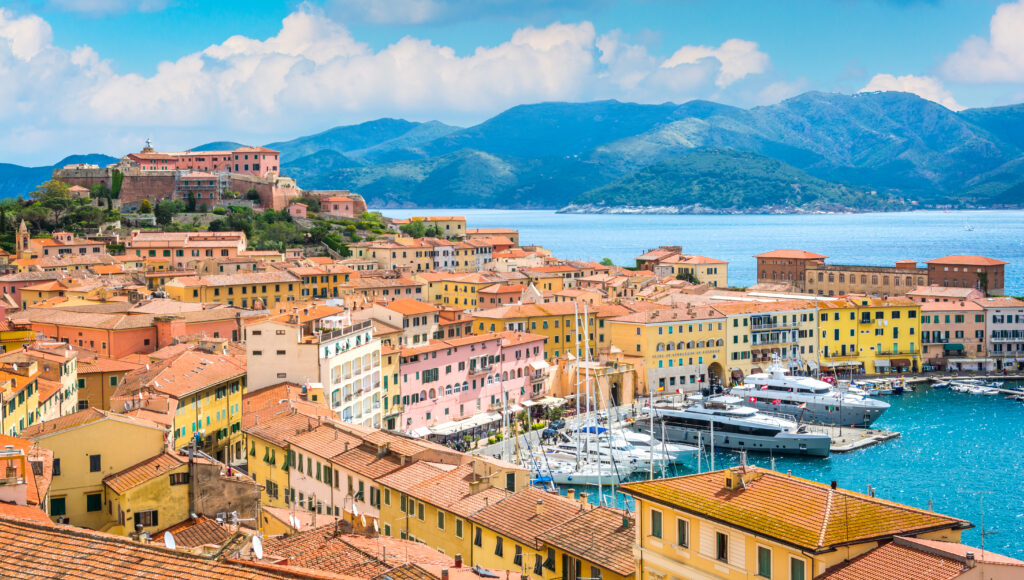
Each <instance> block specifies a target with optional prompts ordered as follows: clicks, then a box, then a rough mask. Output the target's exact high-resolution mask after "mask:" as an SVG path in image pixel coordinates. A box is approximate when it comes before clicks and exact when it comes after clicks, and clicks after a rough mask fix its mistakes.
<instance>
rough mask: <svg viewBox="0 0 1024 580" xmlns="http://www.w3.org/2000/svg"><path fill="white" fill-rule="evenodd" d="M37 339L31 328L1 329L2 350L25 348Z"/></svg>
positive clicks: (0, 348) (0, 342)
mask: <svg viewBox="0 0 1024 580" xmlns="http://www.w3.org/2000/svg"><path fill="white" fill-rule="evenodd" d="M35 341H36V333H35V331H33V330H32V329H31V328H11V329H10V330H0V352H10V351H12V350H17V349H19V348H25V347H26V346H28V345H30V344H32V343H33V342H35Z"/></svg>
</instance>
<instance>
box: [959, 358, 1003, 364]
mask: <svg viewBox="0 0 1024 580" xmlns="http://www.w3.org/2000/svg"><path fill="white" fill-rule="evenodd" d="M947 360H948V361H949V362H951V363H960V364H974V363H994V362H996V360H995V359H992V358H951V359H947Z"/></svg>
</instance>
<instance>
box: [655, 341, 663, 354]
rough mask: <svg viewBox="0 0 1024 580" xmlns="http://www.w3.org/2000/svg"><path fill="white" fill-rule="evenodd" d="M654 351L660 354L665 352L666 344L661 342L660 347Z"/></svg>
mask: <svg viewBox="0 0 1024 580" xmlns="http://www.w3.org/2000/svg"><path fill="white" fill-rule="evenodd" d="M654 350H656V351H658V352H661V351H663V350H665V344H664V343H661V342H659V343H658V346H656V347H654Z"/></svg>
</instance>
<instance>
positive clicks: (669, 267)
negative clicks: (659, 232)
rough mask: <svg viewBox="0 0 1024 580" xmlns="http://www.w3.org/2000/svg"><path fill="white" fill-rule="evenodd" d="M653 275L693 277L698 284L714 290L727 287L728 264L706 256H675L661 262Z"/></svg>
mask: <svg viewBox="0 0 1024 580" xmlns="http://www.w3.org/2000/svg"><path fill="white" fill-rule="evenodd" d="M654 273H655V274H657V275H659V276H672V277H674V278H679V277H681V276H686V277H691V276H692V277H693V278H694V279H696V280H697V283H698V284H706V285H708V286H712V287H715V288H725V287H726V286H728V285H729V262H726V261H725V260H718V259H715V258H708V257H707V256H693V255H682V254H680V255H675V256H670V257H668V258H665V259H664V260H661V261H660V262H659V263H658V264H657V265H656V266H655V267H654Z"/></svg>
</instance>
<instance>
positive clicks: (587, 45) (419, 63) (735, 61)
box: [0, 4, 769, 160]
mask: <svg viewBox="0 0 1024 580" xmlns="http://www.w3.org/2000/svg"><path fill="white" fill-rule="evenodd" d="M4 40H6V41H7V42H6V44H5V43H4V42H3V41H4ZM768 67H769V59H768V56H767V55H765V54H764V53H762V52H760V51H759V50H758V49H757V45H756V44H755V43H752V42H748V41H744V40H738V39H733V40H729V41H726V42H725V43H723V44H722V45H721V46H719V47H712V48H708V47H684V48H683V49H680V50H679V51H677V52H676V53H675V54H674V55H673V56H672V57H671V58H670V59H665V58H663V57H658V56H655V55H652V54H650V53H649V52H648V50H647V48H645V47H644V46H642V45H640V44H631V43H630V42H628V41H627V40H626V39H625V38H624V35H623V34H622V33H621V32H619V31H612V32H608V33H606V34H601V35H599V34H598V33H597V31H596V30H595V29H594V26H593V24H591V23H590V22H579V23H554V24H551V25H549V26H546V27H543V28H534V27H524V28H520V29H519V30H517V31H516V32H515V33H514V34H513V35H512V36H511V37H510V38H509V39H507V40H506V41H504V42H501V43H499V44H496V45H494V46H481V47H478V48H476V50H474V51H473V52H471V53H468V54H457V53H456V52H455V50H454V49H452V48H451V47H447V46H442V45H438V44H435V43H433V42H431V41H430V40H425V39H420V38H414V37H409V36H407V37H405V38H402V39H400V40H398V41H397V42H394V43H393V44H391V45H389V46H386V47H384V48H381V49H373V48H371V47H370V46H369V45H367V44H366V43H364V42H360V41H358V40H356V39H355V38H353V36H352V35H351V33H350V32H349V31H348V29H347V28H345V27H344V26H343V25H342V24H340V23H339V22H337V21H335V20H332V19H330V18H328V17H327V16H326V15H325V14H324V13H323V12H320V11H319V10H317V9H316V8H313V7H311V6H309V5H306V4H303V5H301V6H300V8H299V9H298V10H297V11H295V12H293V13H292V14H290V15H289V16H287V17H286V18H285V19H284V20H283V21H282V24H281V29H280V30H279V32H278V33H277V34H276V35H275V36H272V37H270V38H267V39H254V38H248V37H245V36H232V37H229V38H227V39H225V40H224V41H223V42H221V43H219V44H215V45H212V46H209V47H207V48H206V49H204V50H201V51H199V52H195V53H192V54H187V55H184V56H182V57H180V58H178V59H177V60H173V61H167V62H162V63H160V64H159V65H158V67H157V69H156V71H155V72H154V73H152V74H149V75H141V74H118V73H116V72H115V67H114V66H113V65H112V63H111V62H110V61H107V60H104V59H103V58H102V55H100V54H97V52H96V51H95V50H93V49H92V48H91V47H88V46H82V47H77V48H75V49H73V50H65V49H62V48H59V47H55V46H53V45H52V44H51V34H50V28H49V26H48V25H47V24H46V22H45V21H44V20H42V19H40V18H38V17H36V16H24V17H21V18H15V17H14V15H13V14H12V13H10V12H9V11H3V10H0V73H2V74H4V75H9V78H18V79H19V80H21V81H22V82H19V83H0V130H2V131H5V132H7V133H8V134H24V135H33V136H36V137H35V138H34V139H33V140H32V143H33V144H41V143H43V142H44V141H45V139H46V138H51V139H53V142H52V143H51V144H50V147H52V148H57V147H61V148H62V149H61V150H60V154H57V153H55V152H54V151H49V152H45V153H46V155H47V158H48V159H49V158H56V157H60V156H62V155H63V154H64V153H66V152H71V151H75V152H78V151H82V150H93V151H95V150H97V149H102V148H103V146H102V145H101V146H99V147H98V146H97V145H96V144H108V146H109V147H111V148H110V149H106V150H107V151H110V152H112V153H120V152H121V151H122V150H120V149H113V147H114V146H117V147H121V146H123V140H124V139H126V136H130V137H127V138H130V139H139V138H140V137H141V138H144V137H145V136H146V135H149V134H151V135H153V136H154V137H158V138H160V137H163V138H162V139H159V140H160V143H161V146H162V147H164V148H167V149H170V148H177V147H186V146H189V145H194V144H195V143H196V142H198V139H200V138H203V139H205V138H207V137H209V138H211V139H214V138H218V139H219V138H228V137H231V138H237V139H244V138H246V137H248V138H250V140H251V141H252V142H254V143H261V142H264V141H269V140H273V139H275V138H280V137H288V136H294V135H300V134H303V133H304V132H309V131H313V130H321V129H323V128H325V127H327V126H331V125H334V124H339V123H345V122H360V121H364V120H366V119H370V118H374V117H379V116H404V117H408V118H413V119H433V118H439V119H441V120H445V121H449V122H452V121H454V122H467V121H476V120H480V119H482V118H486V117H487V116H490V115H493V114H495V113H497V112H500V111H501V110H503V109H505V108H507V107H510V106H513V105H517V104H522V103H532V102H538V101H545V100H577V101H584V100H592V99H597V98H619V99H624V100H634V101H640V102H664V101H675V102H683V101H686V100H689V99H693V98H715V99H723V96H725V97H726V98H725V99H724V100H728V98H727V97H728V95H727V94H725V93H723V90H724V89H726V88H727V87H729V86H730V85H733V84H734V83H736V82H737V81H739V80H740V79H744V82H743V83H740V84H738V85H736V87H734V88H733V89H729V90H730V91H733V92H734V93H735V94H740V93H739V90H738V88H739V87H740V86H741V85H743V86H744V87H745V88H744V89H743V90H744V91H745V92H744V93H743V95H747V94H752V93H755V92H756V91H757V89H758V87H759V86H760V85H759V84H758V83H757V82H753V83H751V81H750V79H751V78H757V75H759V74H760V73H763V72H764V71H766V70H767V68H768ZM768 82H769V81H768V80H764V82H763V83H762V84H768ZM743 98H747V97H746V96H744V97H743ZM167 135H179V136H182V137H180V138H181V139H182V141H183V142H168V141H169V140H168V139H167V138H166V136H167ZM200 135H201V137H200ZM80 140H82V141H81V142H80ZM40 146H41V145H40ZM33 153H34V152H33V151H29V150H25V149H22V148H19V147H18V146H17V145H16V144H13V143H6V144H5V143H3V142H0V159H4V160H9V159H11V156H12V155H13V156H16V157H18V158H24V156H26V155H30V154H33ZM39 154H42V152H40V153H39Z"/></svg>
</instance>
